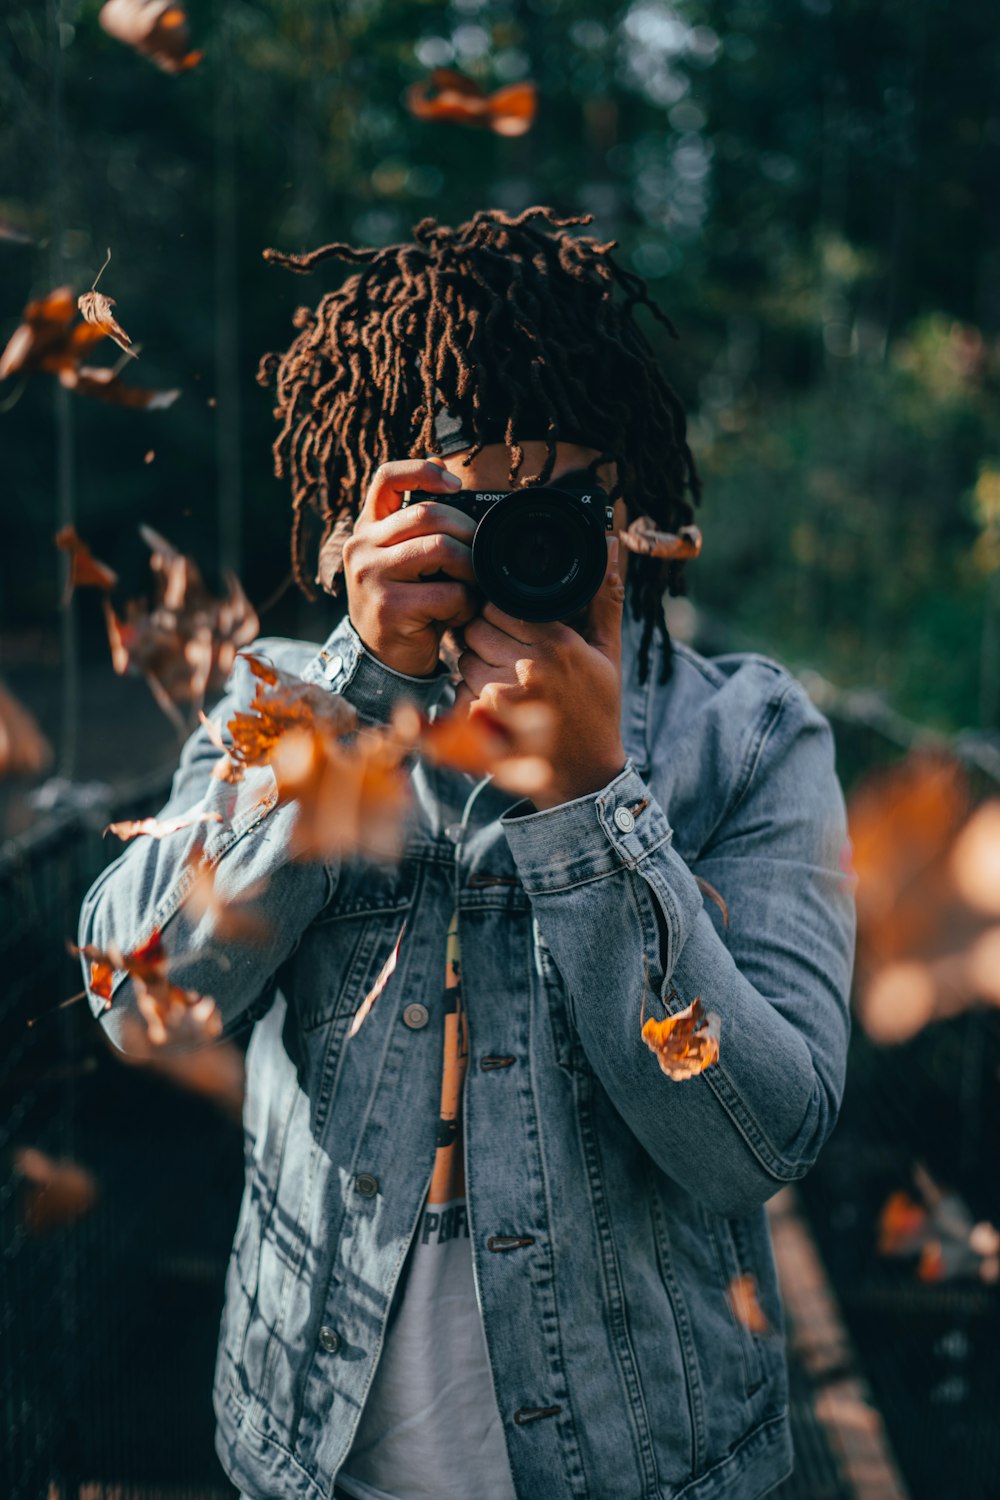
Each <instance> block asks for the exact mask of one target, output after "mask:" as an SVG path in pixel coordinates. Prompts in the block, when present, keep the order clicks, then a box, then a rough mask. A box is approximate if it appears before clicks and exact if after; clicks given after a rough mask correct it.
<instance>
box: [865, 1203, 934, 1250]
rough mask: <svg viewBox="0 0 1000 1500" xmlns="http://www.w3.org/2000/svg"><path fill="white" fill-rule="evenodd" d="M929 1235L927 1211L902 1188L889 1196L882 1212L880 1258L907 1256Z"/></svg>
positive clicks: (880, 1216)
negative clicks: (884, 1256) (882, 1256)
mask: <svg viewBox="0 0 1000 1500" xmlns="http://www.w3.org/2000/svg"><path fill="white" fill-rule="evenodd" d="M926 1233H927V1209H926V1208H925V1207H924V1205H923V1204H922V1203H918V1202H917V1200H916V1199H915V1198H914V1197H913V1196H912V1194H910V1193H908V1192H906V1191H905V1190H903V1189H902V1188H900V1189H898V1190H897V1191H895V1192H892V1193H890V1194H889V1196H888V1198H887V1199H886V1201H885V1203H884V1204H883V1205H882V1208H881V1210H880V1212H879V1217H878V1239H877V1245H876V1248H877V1250H878V1253H879V1255H908V1254H911V1253H912V1252H914V1251H916V1250H918V1249H919V1248H920V1245H921V1244H922V1242H923V1239H924V1236H925V1234H926Z"/></svg>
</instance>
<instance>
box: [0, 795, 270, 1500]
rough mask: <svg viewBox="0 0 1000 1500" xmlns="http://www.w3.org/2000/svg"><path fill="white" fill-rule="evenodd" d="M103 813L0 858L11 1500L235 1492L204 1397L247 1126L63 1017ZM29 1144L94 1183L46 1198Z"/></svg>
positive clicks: (3, 1307)
mask: <svg viewBox="0 0 1000 1500" xmlns="http://www.w3.org/2000/svg"><path fill="white" fill-rule="evenodd" d="M165 790H166V780H165V778H163V777H160V778H156V779H154V780H153V781H150V782H147V783H146V784H144V785H141V786H137V787H135V788H134V789H133V790H132V792H131V793H129V794H127V795H126V796H125V797H123V798H122V799H121V800H120V801H119V802H118V803H117V804H116V805H115V807H114V809H113V815H114V816H116V817H117V816H122V817H132V816H138V815H140V814H144V813H146V812H149V811H152V810H153V809H154V808H155V807H156V806H158V805H160V804H161V803H162V802H163V800H164V794H165ZM97 812H98V816H97V818H96V819H95V817H94V816H93V815H90V816H86V815H85V816H81V815H80V814H78V813H66V814H63V815H59V816H56V817H55V818H53V819H51V820H50V821H48V822H47V823H46V825H45V826H44V827H43V828H40V829H38V830H37V831H35V832H32V833H30V834H28V835H26V836H25V837H23V838H21V839H19V840H17V841H16V842H14V843H12V844H8V845H7V846H6V847H5V848H4V849H3V851H2V854H0V963H2V972H3V991H2V1001H0V1148H2V1155H0V1169H2V1170H0V1424H2V1426H0V1495H3V1496H4V1497H5V1500H68V1497H70V1496H72V1497H73V1500H77V1497H78V1496H82V1495H84V1494H91V1495H93V1496H94V1500H97V1497H98V1494H99V1493H100V1494H101V1495H102V1496H103V1494H104V1493H105V1492H104V1491H98V1490H97V1489H95V1488H94V1487H93V1486H94V1484H95V1482H97V1481H101V1482H108V1483H110V1482H113V1483H114V1484H115V1485H116V1486H125V1487H128V1486H133V1487H134V1486H142V1489H141V1493H142V1495H143V1496H144V1497H152V1496H153V1495H164V1494H167V1493H169V1494H170V1496H171V1497H172V1500H181V1497H182V1496H185V1495H191V1496H192V1500H193V1496H194V1494H195V1492H196V1487H200V1488H197V1493H198V1494H199V1495H202V1494H204V1493H205V1486H206V1485H207V1486H209V1487H210V1489H211V1492H212V1493H213V1494H218V1495H219V1496H223V1495H225V1496H229V1495H230V1494H232V1490H231V1487H230V1486H228V1484H227V1483H226V1481H225V1479H224V1476H223V1475H222V1474H221V1470H220V1469H219V1467H218V1464H217V1461H216V1459H215V1455H214V1451H213V1446H212V1436H213V1427H214V1422H213V1418H212V1412H211V1402H210V1392H211V1374H212V1361H213V1355H214V1348H215V1338H216V1333H217V1328H218V1320H219V1314H220V1311H221V1288H222V1277H223V1272H224V1268H225V1261H226V1257H227V1255H228V1252H229V1245H230V1241H231V1237H232V1230H233V1226H234V1224H235V1219H236V1213H237V1210H238V1203H239V1194H240V1189H241V1186H242V1165H243V1153H242V1138H241V1132H240V1129H239V1127H238V1125H236V1124H235V1123H234V1122H233V1121H232V1120H229V1119H226V1118H225V1117H224V1116H223V1115H222V1114H221V1113H220V1112H219V1111H218V1110H216V1109H214V1108H213V1107H212V1106H211V1105H210V1104H209V1103H207V1102H206V1101H204V1100H203V1099H200V1098H197V1097H192V1096H191V1095H187V1094H181V1093H179V1092H178V1091H177V1090H176V1089H174V1088H172V1087H171V1085H170V1084H169V1083H167V1082H165V1081H163V1080H161V1079H159V1078H157V1077H155V1076H152V1075H150V1074H149V1073H148V1072H147V1071H146V1070H144V1069H142V1068H139V1067H129V1066H126V1065H123V1064H122V1063H121V1062H120V1061H118V1060H117V1059H116V1058H115V1057H114V1056H113V1055H112V1054H111V1052H110V1050H109V1048H108V1046H107V1045H106V1044H105V1042H104V1040H103V1033H102V1032H101V1030H100V1028H99V1027H98V1026H96V1025H95V1024H94V1022H93V1020H92V1018H91V1015H90V1012H89V1009H88V1007H87V1005H86V1002H83V1001H81V1002H80V1003H78V1004H75V1005H73V1006H70V1007H68V1008H66V1009H56V1010H53V1009H52V1007H53V1006H54V1005H56V1004H57V1003H58V1002H59V1001H60V1000H61V999H63V998H64V997H68V996H70V995H71V994H73V992H74V991H76V990H79V988H80V967H79V963H78V961H77V960H75V959H73V958H71V957H70V955H69V953H68V952H67V948H66V943H67V940H71V939H75V936H76V933H75V922H76V914H77V912H78V910H79V905H80V901H81V898H82V896H83V893H84V891H85V890H86V888H87V886H88V885H89V884H90V882H91V881H92V880H93V879H94V877H95V876H96V875H97V874H98V873H99V871H100V870H101V868H102V867H103V866H104V864H105V863H106V862H107V861H108V860H109V859H110V858H111V857H113V855H114V854H115V853H116V852H117V850H114V849H111V848H109V847H108V846H107V845H105V844H104V843H102V840H101V837H100V832H99V829H100V826H101V824H102V823H103V822H106V821H107V817H108V815H109V814H110V813H111V812H112V810H111V809H110V808H109V809H107V810H106V811H105V813H104V816H103V817H101V816H100V810H99V809H98V810H97ZM36 1016H38V1017H39V1019H38V1020H37V1021H36V1022H35V1024H34V1025H33V1026H31V1027H29V1026H28V1025H27V1022H28V1020H29V1018H32V1017H36ZM24 1147H28V1148H30V1149H31V1150H32V1151H38V1152H40V1153H42V1154H43V1155H44V1157H45V1158H46V1160H47V1161H48V1162H51V1163H56V1164H60V1163H73V1164H75V1168H76V1169H77V1171H78V1172H82V1173H86V1174H88V1176H86V1177H84V1176H79V1175H71V1176H69V1177H67V1178H65V1180H57V1181H56V1182H55V1183H54V1184H53V1185H52V1186H51V1187H50V1188H49V1190H48V1192H47V1193H46V1194H45V1196H44V1197H43V1198H40V1199H36V1198H35V1197H34V1190H33V1186H32V1175H31V1171H30V1170H29V1171H27V1172H26V1171H25V1170H24V1168H25V1166H26V1165H28V1164H26V1163H24V1162H23V1160H20V1161H19V1157H18V1154H17V1153H18V1152H19V1151H20V1150H21V1149H22V1148H24ZM63 1170H65V1169H64V1168H63ZM92 1194H96V1197H94V1198H93V1201H92V1203H91V1205H90V1206H89V1207H87V1203H88V1200H89V1199H90V1197H91V1195H92ZM88 1486H89V1488H88ZM127 1492H128V1491H127V1489H125V1490H122V1491H121V1492H120V1493H121V1494H122V1496H124V1495H125V1494H126V1493H127ZM106 1493H108V1494H109V1495H110V1493H111V1492H110V1491H108V1492H106Z"/></svg>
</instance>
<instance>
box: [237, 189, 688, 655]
mask: <svg viewBox="0 0 1000 1500" xmlns="http://www.w3.org/2000/svg"><path fill="white" fill-rule="evenodd" d="M536 220H543V221H545V222H546V223H547V224H548V225H549V226H550V227H551V228H552V229H554V230H555V231H557V232H556V233H555V234H551V233H548V232H547V230H546V229H545V228H544V227H536V224H535V223H534V222H533V221H536ZM591 220H592V215H590V214H585V215H581V216H580V217H577V218H563V219H560V218H557V217H556V216H555V214H554V213H553V212H552V210H551V209H547V208H540V207H535V208H528V209H525V211H524V212H523V213H522V214H519V215H518V216H517V217H515V218H512V217H510V216H508V215H506V214H504V213H501V212H500V211H498V210H490V211H488V212H482V213H477V214H475V215H474V217H473V218H472V219H471V220H470V221H469V222H468V223H465V224H460V225H459V226H458V227H457V228H456V229H451V228H448V227H447V226H445V225H441V224H438V223H436V221H435V220H434V219H422V220H421V221H420V223H419V224H417V225H416V226H415V228H414V231H413V235H414V243H410V244H402V245H390V246H388V247H386V248H385V249H382V250H374V249H357V248H354V247H352V246H350V245H344V244H332V245H324V246H323V247H322V248H321V249H319V250H314V251H313V252H312V253H311V254H306V255H284V254H282V253H281V252H279V251H277V250H265V251H264V258H265V259H266V260H270V261H274V262H275V263H277V264H279V265H283V266H286V267H288V268H289V269H290V270H294V271H303V272H306V271H311V270H312V269H313V267H314V266H317V265H319V264H320V263H321V262H322V261H324V260H331V259H332V260H341V261H346V262H348V263H351V264H353V265H357V266H360V267H362V268H363V269H361V270H359V271H357V272H355V273H353V274H352V275H351V276H350V277H348V279H347V280H346V281H345V282H344V284H343V285H342V286H341V288H340V290H339V291H336V292H328V293H327V294H326V296H324V297H323V299H322V300H321V302H320V304H319V306H318V307H317V308H316V310H315V311H311V310H310V309H309V308H306V307H300V308H299V309H298V311H297V312H296V313H295V315H294V318H293V322H294V324H295V326H296V328H298V329H300V330H301V332H300V334H299V336H298V338H296V339H295V340H294V342H293V343H292V344H291V346H290V347H289V348H288V349H287V350H286V351H285V353H284V354H280V355H279V354H265V355H264V357H263V358H262V359H261V361H260V367H259V369H258V371H257V380H258V382H259V383H260V384H261V385H264V386H266V385H268V384H270V382H271V381H272V380H275V381H276V390H277V406H276V408H275V416H276V417H277V418H278V420H279V421H280V422H281V431H280V433H279V434H278V437H277V438H276V439H275V442H274V459H275V473H276V474H277V475H278V477H279V478H281V477H283V476H284V475H285V474H286V473H287V474H289V476H290V478H291V483H292V504H293V509H294V518H293V525H292V565H293V570H294V573H295V577H296V580H297V581H298V583H299V585H300V587H301V588H302V589H303V590H304V591H305V593H306V594H308V595H309V597H310V598H313V597H315V595H314V593H313V590H312V588H311V586H310V583H309V581H308V578H307V568H306V542H305V535H304V531H303V519H304V515H305V510H306V507H309V508H310V509H311V510H313V511H314V512H315V513H316V514H317V515H318V516H320V518H321V519H322V521H323V525H324V548H323V551H324V554H325V555H326V557H327V558H329V557H331V556H332V557H333V559H334V561H333V566H332V570H331V576H330V578H329V579H327V580H326V581H325V582H326V586H327V588H328V589H329V591H330V592H332V593H335V594H336V593H339V592H340V584H341V581H342V562H341V559H340V549H341V548H342V546H343V542H344V540H345V538H346V537H347V536H348V535H349V534H350V530H351V528H352V526H353V524H354V521H355V520H356V518H357V515H358V512H359V510H360V508H361V503H362V499H363V496H364V494H365V493H366V491H367V489H368V486H369V484H370V482H371V479H372V476H373V474H374V472H375V470H376V469H377V468H378V466H379V465H380V464H382V463H385V462H386V461H388V460H389V459H393V458H402V457H410V458H413V457H418V456H421V455H423V454H425V453H433V452H439V451H440V445H439V444H437V443H436V441H435V435H434V419H435V417H436V416H437V415H438V414H439V413H440V412H442V411H443V410H444V409H445V408H447V409H448V410H449V411H451V412H453V413H455V414H458V415H460V416H461V419H462V428H463V430H464V431H468V432H469V433H471V434H473V436H474V446H473V447H472V448H471V450H470V452H469V454H468V455H467V460H466V461H467V462H468V461H470V460H471V459H472V458H474V457H475V456H476V454H478V453H479V452H480V451H481V449H482V448H483V447H484V446H485V445H486V444H487V443H489V442H496V441H503V442H505V443H506V445H507V449H508V452H509V454H510V460H511V463H510V475H509V481H508V482H509V483H510V484H511V485H512V486H517V485H525V484H538V483H545V482H546V481H547V479H548V478H549V476H550V474H551V472H552V466H553V463H554V461H555V456H556V447H555V445H556V442H557V441H559V440H560V439H561V440H563V441H573V442H577V443H583V444H585V445H586V446H588V447H592V448H599V449H600V450H601V453H600V457H599V458H597V459H595V460H594V462H593V464H592V466H591V468H592V469H593V470H595V471H596V469H597V468H598V467H599V466H600V465H601V464H604V463H612V462H613V463H615V464H617V474H618V482H617V484H616V485H615V488H614V490H613V491H612V493H611V496H610V499H611V500H614V499H616V498H617V497H618V496H619V495H624V497H625V501H626V505H627V508H628V511H629V514H630V516H636V515H640V514H645V515H648V516H650V517H651V518H652V519H653V520H654V521H655V522H656V524H657V526H658V527H660V528H661V529H662V530H664V531H673V532H675V531H677V529H678V527H680V526H682V525H685V524H687V523H688V522H690V521H691V520H692V517H693V510H692V505H691V500H694V501H697V499H698V496H699V492H700V484H699V480H698V476H697V473H696V470H695V466H694V460H693V458H692V456H691V452H690V449H689V448H688V445H687V441H686V436H685V433H686V422H685V417H684V409H683V407H682V406H681V403H680V401H679V400H678V398H677V396H676V395H675V393H674V391H673V390H672V389H671V387H670V386H669V384H668V383H667V381H666V380H665V379H664V377H663V375H662V373H661V371H660V369H659V367H658V365H657V363H656V359H655V356H654V354H653V350H652V347H651V345H650V344H649V342H648V340H647V339H646V337H645V336H644V334H643V333H642V332H641V330H640V329H639V327H638V325H637V324H636V322H635V320H634V318H633V316H632V309H633V307H634V306H635V305H636V304H637V303H641V304H642V305H643V306H645V307H648V308H649V310H650V312H652V314H653V315H654V317H656V318H657V319H658V320H659V321H660V322H661V323H663V324H664V325H665V326H666V327H667V328H668V330H669V331H670V333H671V334H672V335H673V336H674V337H676V331H675V329H674V327H673V324H672V323H671V322H670V320H669V318H668V317H667V316H666V314H665V313H663V312H662V311H661V309H660V308H658V307H657V306H656V304H655V303H654V302H652V301H651V300H650V298H649V295H648V293H647V289H646V283H645V282H644V281H643V280H642V278H641V277H639V276H635V275H633V274H631V273H630V272H628V271H626V270H624V269H623V268H622V267H621V266H619V265H617V264H616V263H615V261H614V260H613V259H612V257H611V253H610V252H611V251H612V250H613V249H614V248H615V247H616V244H617V242H616V241H615V240H611V241H609V242H608V243H607V244H601V243H599V242H598V241H597V240H595V239H591V238H588V237H586V236H581V237H579V238H574V237H573V236H572V235H570V234H568V233H565V232H561V231H565V230H567V229H568V228H569V227H570V226H571V225H578V224H589V223H590V222H591ZM616 285H617V286H619V287H621V288H622V290H623V291H624V293H625V299H624V301H623V302H615V301H613V293H614V288H615V286H616ZM498 413H499V414H502V420H501V422H500V425H499V426H498V425H497V417H498ZM529 438H530V439H535V438H544V439H545V442H546V448H547V457H546V460H545V463H544V464H543V466H542V468H541V470H540V471H539V473H538V474H535V475H525V476H523V477H521V478H519V477H518V476H519V471H520V468H521V464H522V462H523V458H524V452H523V449H522V447H521V442H523V441H524V440H526V439H529ZM689 495H690V497H691V498H690V499H689V498H688V496H689ZM683 570H684V564H683V563H681V562H666V563H664V562H662V561H660V560H658V559H656V558H651V557H642V556H632V557H630V559H629V569H628V580H627V582H628V592H629V596H630V598H631V602H632V612H633V616H634V618H635V619H637V620H638V619H640V618H641V619H644V621H645V624H644V629H643V634H642V641H641V646H640V658H639V676H640V681H641V682H644V681H645V680H646V678H647V676H648V672H649V649H650V645H651V643H652V639H653V631H654V628H655V627H658V628H659V630H660V632H661V634H662V637H663V641H664V653H663V670H662V680H664V681H665V680H666V678H667V676H668V675H669V671H670V661H671V649H670V637H669V635H668V633H667V626H666V620H665V618H664V615H663V595H664V592H665V590H669V591H670V592H671V593H674V594H679V593H683V592H684V591H685V582H684V573H683Z"/></svg>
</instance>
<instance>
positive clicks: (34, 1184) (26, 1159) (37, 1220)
mask: <svg viewBox="0 0 1000 1500" xmlns="http://www.w3.org/2000/svg"><path fill="white" fill-rule="evenodd" d="M14 1170H15V1172H16V1173H17V1175H18V1176H19V1177H20V1178H21V1179H22V1181H23V1184H24V1186H23V1188H22V1198H21V1223H22V1224H23V1226H24V1229H25V1230H26V1231H27V1233H28V1234H47V1233H48V1232H49V1231H50V1230H52V1229H61V1228H63V1226H64V1225H67V1224H72V1223H75V1221H76V1220H77V1219H79V1218H82V1216H83V1215H84V1214H85V1213H87V1212H88V1211H89V1210H90V1209H91V1208H93V1206H94V1204H95V1203H96V1202H97V1196H98V1193H97V1183H96V1181H95V1179H94V1177H93V1176H92V1174H91V1173H90V1172H88V1171H87V1170H86V1169H85V1168H84V1167H81V1166H79V1165H78V1164H77V1163H76V1162H73V1161H67V1160H65V1159H61V1160H59V1161H56V1160H54V1159H53V1158H52V1157H51V1156H46V1154H45V1153H44V1152H43V1151H37V1150H36V1149H35V1148H34V1147H33V1146H21V1147H19V1148H18V1150H16V1151H15V1152H14Z"/></svg>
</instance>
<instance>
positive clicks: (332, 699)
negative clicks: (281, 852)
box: [227, 656, 410, 859]
mask: <svg viewBox="0 0 1000 1500" xmlns="http://www.w3.org/2000/svg"><path fill="white" fill-rule="evenodd" d="M244 659H245V660H246V661H247V663H248V665H249V667H250V670H251V672H252V673H253V674H254V676H255V677H256V678H257V687H256V691H255V694H254V698H253V701H252V703H251V704H250V707H249V709H247V710H239V711H238V712H237V713H236V714H235V715H234V716H233V718H231V719H230V720H229V723H228V725H227V727H228V730H229V733H230V735H231V736H232V740H233V744H232V747H231V749H230V750H229V752H228V753H229V756H230V759H231V760H233V761H235V762H236V763H237V764H239V765H241V766H244V767H246V766H259V765H267V766H270V767H271V770H272V772H273V773H274V778H275V782H276V785H277V789H278V801H279V802H280V803H289V802H295V803H296V804H297V805H298V809H299V814H298V819H297V822H296V827H295V831H294V834H293V839H292V848H293V851H294V854H295V856H296V857H297V858H302V859H327V858H333V857H341V856H343V855H345V854H348V853H353V852H355V851H358V850H361V849H364V850H365V851H366V852H368V853H372V854H375V855H377V856H379V857H384V858H393V857H395V856H396V855H397V854H398V852H399V849H400V846H401V838H402V831H403V817H404V814H405V811H406V809H407V808H408V806H409V801H410V796H409V788H408V785H407V781H406V777H405V775H404V772H403V769H402V762H403V760H404V759H405V756H406V754H407V753H408V747H407V746H406V745H405V744H402V743H401V742H400V741H399V740H398V739H397V737H396V736H395V735H394V734H393V733H392V731H391V730H389V731H387V730H382V729H368V728H359V727H358V725H357V716H356V714H355V712H354V710H353V709H352V708H351V707H350V705H349V704H348V703H346V702H345V701H344V699H343V698H340V697H338V696H337V695H336V694H334V693H330V692H329V691H327V690H326V689H325V688H321V687H319V686H317V685H314V684H311V683H306V682H303V680H302V679H301V678H299V677H295V676H293V675H292V674H291V673H288V672H283V671H281V670H280V669H278V668H276V667H273V666H271V665H270V664H269V663H267V662H265V661H263V660H261V659H260V658H257V657H253V656H245V658H244ZM355 730H356V731H357V732H356V736H355V738H354V740H353V742H352V743H350V744H348V743H346V742H344V741H342V739H341V736H342V735H344V734H347V733H350V732H352V731H355Z"/></svg>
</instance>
